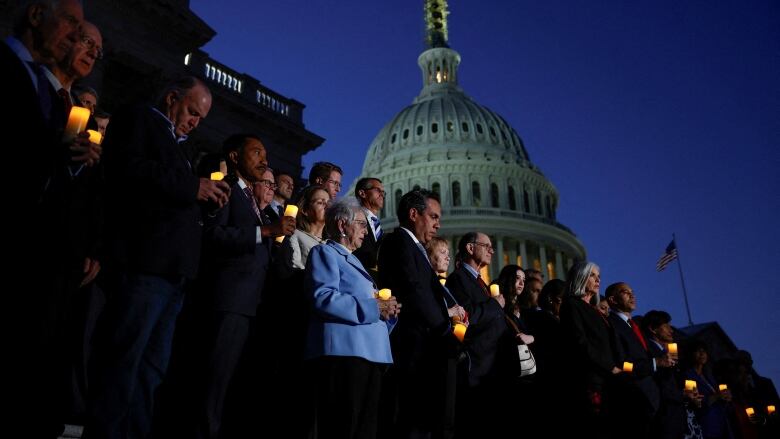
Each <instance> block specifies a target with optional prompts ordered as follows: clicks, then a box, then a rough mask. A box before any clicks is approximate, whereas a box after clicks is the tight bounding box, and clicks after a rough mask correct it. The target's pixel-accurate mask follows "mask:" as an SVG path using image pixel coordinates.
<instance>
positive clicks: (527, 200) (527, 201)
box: [523, 189, 531, 213]
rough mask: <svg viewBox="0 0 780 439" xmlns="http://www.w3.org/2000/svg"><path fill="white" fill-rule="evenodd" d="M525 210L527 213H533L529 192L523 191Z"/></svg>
mask: <svg viewBox="0 0 780 439" xmlns="http://www.w3.org/2000/svg"><path fill="white" fill-rule="evenodd" d="M523 210H524V211H525V213H531V197H529V196H528V191H527V190H525V189H523Z"/></svg>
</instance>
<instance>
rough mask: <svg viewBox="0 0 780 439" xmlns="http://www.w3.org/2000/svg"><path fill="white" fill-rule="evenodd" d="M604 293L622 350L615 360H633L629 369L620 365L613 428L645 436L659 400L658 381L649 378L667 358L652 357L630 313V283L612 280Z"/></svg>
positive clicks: (632, 301) (632, 303)
mask: <svg viewBox="0 0 780 439" xmlns="http://www.w3.org/2000/svg"><path fill="white" fill-rule="evenodd" d="M604 295H605V296H606V298H607V301H608V302H609V306H610V314H609V317H608V320H609V322H610V323H611V324H612V327H613V328H614V330H615V335H616V337H617V341H618V347H619V349H618V351H619V352H620V353H621V354H622V358H620V359H619V362H618V364H622V363H623V362H630V363H633V368H632V370H631V371H627V370H626V369H625V368H624V369H623V372H624V374H623V380H621V381H620V384H621V385H620V386H619V388H618V389H617V392H616V396H617V398H619V401H618V404H615V411H616V416H615V418H616V420H617V421H618V425H617V431H632V432H633V433H634V434H635V435H636V436H638V437H648V435H649V428H650V422H651V421H652V419H653V417H654V416H655V413H656V412H657V411H658V405H659V404H660V392H659V390H658V385H657V384H656V383H655V381H654V380H653V373H654V372H655V370H656V362H658V363H659V364H661V363H663V365H664V366H666V367H668V366H670V365H671V360H670V359H669V358H668V357H660V358H658V359H654V358H653V357H652V355H651V354H650V350H649V346H648V344H647V340H646V338H645V336H644V334H642V331H641V330H640V328H639V324H638V323H635V322H634V321H633V319H631V313H633V312H634V310H635V309H636V297H635V296H634V290H633V289H632V288H631V286H629V285H628V284H627V283H625V282H618V283H614V284H612V285H610V286H608V287H607V290H606V292H605V294H604ZM621 402H622V403H621ZM629 429H630V430H629Z"/></svg>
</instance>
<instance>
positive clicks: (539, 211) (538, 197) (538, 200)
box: [536, 191, 544, 215]
mask: <svg viewBox="0 0 780 439" xmlns="http://www.w3.org/2000/svg"><path fill="white" fill-rule="evenodd" d="M536 213H537V214H539V215H543V214H544V207H543V206H542V193H541V192H539V191H536Z"/></svg>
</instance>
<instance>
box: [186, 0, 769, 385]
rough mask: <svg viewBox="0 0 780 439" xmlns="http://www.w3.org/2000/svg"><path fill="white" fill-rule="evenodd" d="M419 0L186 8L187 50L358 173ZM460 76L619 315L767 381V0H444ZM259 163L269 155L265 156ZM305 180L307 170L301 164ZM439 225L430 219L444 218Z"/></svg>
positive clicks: (417, 16) (384, 109)
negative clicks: (256, 92) (669, 328)
mask: <svg viewBox="0 0 780 439" xmlns="http://www.w3.org/2000/svg"><path fill="white" fill-rule="evenodd" d="M422 3H423V2H422V0H407V1H389V2H366V1H353V0H341V1H314V0H311V1H308V2H244V1H237V0H223V1H220V2H212V1H206V0H193V1H192V2H191V7H192V9H193V10H194V11H195V12H196V13H197V14H198V15H199V16H201V17H202V18H203V19H204V20H205V21H206V22H207V23H209V25H211V26H212V27H213V28H214V29H215V30H216V31H217V36H216V37H215V38H214V40H213V41H212V42H211V43H209V44H208V45H207V46H206V47H205V50H206V51H207V52H208V53H209V54H210V55H211V56H212V57H213V58H215V59H217V60H219V61H221V62H223V63H225V64H227V65H229V66H231V67H232V68H234V69H235V70H237V71H240V72H245V73H247V74H250V75H252V76H254V77H256V78H258V79H259V80H260V81H261V82H262V83H264V84H265V85H267V86H269V87H271V88H273V89H274V90H276V91H278V92H280V93H282V94H283V95H286V96H289V97H293V98H295V99H297V100H299V101H301V102H303V103H305V104H306V105H307V108H306V110H305V113H304V121H305V123H306V127H307V128H308V129H309V130H311V131H313V132H315V133H317V134H319V135H321V136H323V137H324V138H326V139H327V140H326V142H325V143H324V144H323V146H322V147H320V149H319V150H317V151H315V152H313V153H311V154H309V155H308V156H306V157H305V160H304V162H305V164H311V163H313V162H314V161H316V160H323V159H324V160H330V161H335V162H337V163H339V164H341V165H342V167H343V168H344V170H345V175H344V177H345V181H347V182H348V183H350V182H352V181H353V180H354V179H355V178H356V177H358V176H359V173H360V170H361V169H362V164H363V158H364V156H365V152H366V150H367V148H368V145H369V144H370V142H371V141H372V140H373V138H374V137H375V136H376V134H377V133H378V132H379V130H380V129H381V128H382V127H383V126H384V124H385V123H387V122H388V121H389V120H390V119H391V118H392V117H393V116H394V115H395V114H396V113H397V112H398V111H400V110H401V109H402V108H404V107H405V106H407V105H409V104H410V103H411V102H412V99H414V97H415V96H416V95H417V93H418V92H419V91H420V88H421V87H422V79H421V73H420V71H419V69H418V67H417V56H418V55H419V54H420V53H421V52H422V51H423V50H424V39H423V22H422ZM450 12H451V15H450V20H449V25H450V46H451V47H452V48H453V49H455V50H457V51H458V52H459V53H460V54H461V56H462V63H461V68H460V71H459V73H460V85H461V86H462V87H463V88H464V89H465V91H466V92H467V93H468V94H469V95H471V96H472V97H473V98H475V99H476V100H477V102H479V103H481V104H482V105H485V106H487V107H488V108H490V109H492V110H494V111H496V112H498V113H499V114H501V115H502V116H503V117H504V118H505V119H506V121H507V122H508V123H510V124H511V125H512V126H513V127H514V128H515V130H516V131H517V133H518V134H519V135H520V137H521V138H522V139H523V140H524V142H525V145H526V148H527V150H528V152H529V154H530V156H531V160H532V161H533V162H534V163H535V164H536V165H538V166H539V167H540V168H541V169H542V171H543V172H544V173H545V175H546V176H547V177H548V178H549V179H550V180H551V181H552V182H553V184H555V186H556V187H557V188H558V190H559V192H560V199H561V202H560V207H559V210H558V219H559V220H560V221H561V222H562V223H564V224H566V225H567V226H569V227H571V228H572V229H573V230H574V231H575V233H576V234H577V235H578V237H579V238H580V240H582V242H583V243H584V244H585V247H586V248H587V251H588V257H589V259H591V260H593V261H595V262H596V263H598V264H599V265H600V266H601V271H602V284H603V285H604V286H605V287H606V285H608V284H610V283H613V282H616V281H619V280H623V281H626V282H628V283H630V284H631V285H632V286H633V287H634V290H635V291H636V293H637V296H638V302H639V309H638V312H640V313H643V312H645V311H647V310H649V309H665V310H667V311H669V312H670V313H671V314H672V317H673V321H672V323H673V324H676V325H677V326H685V325H686V323H687V318H686V316H685V308H684V303H683V299H682V292H681V287H680V279H679V274H678V272H677V266H676V265H671V266H670V267H669V268H667V270H666V271H664V272H661V273H657V272H656V271H655V263H656V261H657V259H658V257H659V256H660V255H661V253H662V251H663V249H664V248H665V247H666V245H667V244H668V243H669V241H670V240H671V234H672V232H675V233H676V234H677V242H678V246H679V249H680V254H681V259H682V264H683V269H684V274H685V281H686V285H687V287H688V293H689V299H690V304H691V309H692V314H693V320H694V322H695V323H704V322H709V321H718V322H719V323H720V324H721V325H722V326H723V328H724V329H725V330H726V331H727V333H729V334H730V335H731V337H732V339H733V340H734V342H735V343H736V344H737V346H739V347H740V348H743V349H747V350H749V351H751V352H752V353H753V356H754V359H755V362H756V364H755V367H756V369H757V370H758V372H759V373H761V374H764V375H768V376H770V377H771V378H773V379H774V380H775V382H776V385H780V349H778V348H777V347H776V345H775V344H776V343H777V338H778V335H780V323H778V318H777V313H778V311H780V299H778V297H779V296H780V282H778V280H777V279H778V275H777V274H776V273H777V271H778V266H780V231H778V227H780V221H778V220H777V217H778V215H779V214H780V177H779V176H778V175H779V174H780V2H777V1H773V0H763V1H719V2H710V1H703V0H701V1H679V0H674V1H673V0H657V1H644V2H626V1H623V0H620V1H618V0H608V1H600V2H577V1H566V2H563V1H545V2H536V1H518V0H511V1H490V0H483V1H478V2H477V1H463V0H462V1H457V0H452V1H451V2H450ZM272 165H273V164H272ZM306 172H308V171H306ZM446 220H447V219H446V218H444V221H446Z"/></svg>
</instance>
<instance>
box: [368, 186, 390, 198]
mask: <svg viewBox="0 0 780 439" xmlns="http://www.w3.org/2000/svg"><path fill="white" fill-rule="evenodd" d="M366 190H367V191H379V193H380V194H382V196H383V197H386V196H387V192H385V190H384V189H379V188H378V187H370V188H368V189H366Z"/></svg>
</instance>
